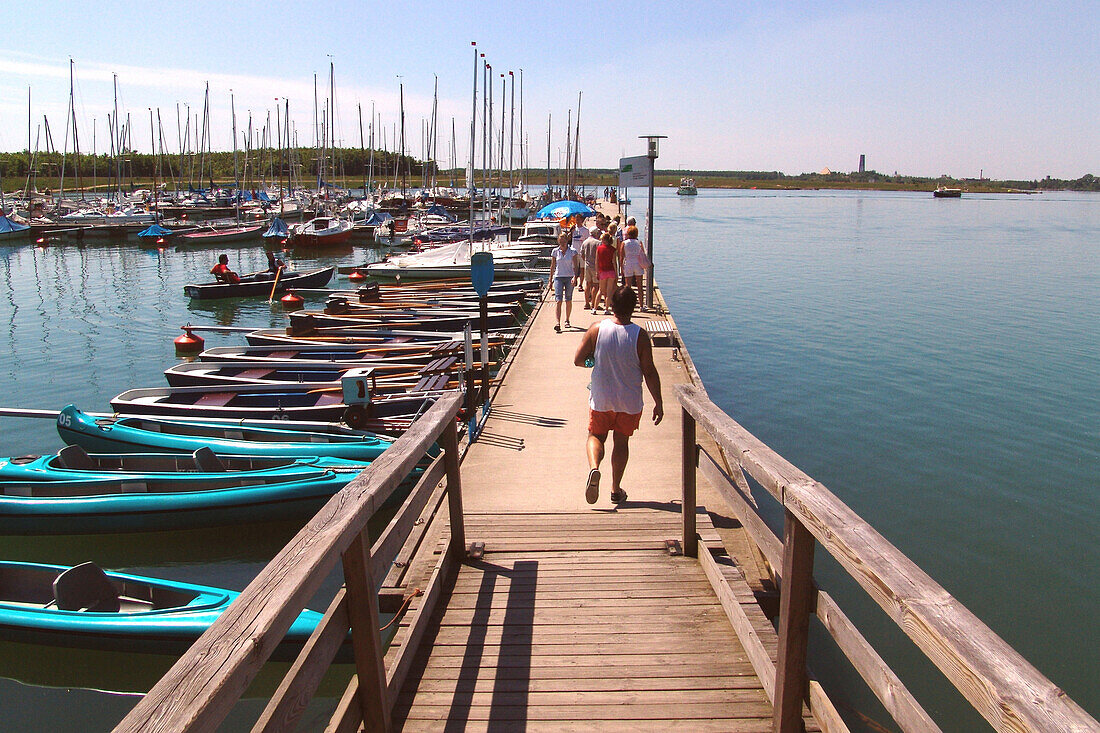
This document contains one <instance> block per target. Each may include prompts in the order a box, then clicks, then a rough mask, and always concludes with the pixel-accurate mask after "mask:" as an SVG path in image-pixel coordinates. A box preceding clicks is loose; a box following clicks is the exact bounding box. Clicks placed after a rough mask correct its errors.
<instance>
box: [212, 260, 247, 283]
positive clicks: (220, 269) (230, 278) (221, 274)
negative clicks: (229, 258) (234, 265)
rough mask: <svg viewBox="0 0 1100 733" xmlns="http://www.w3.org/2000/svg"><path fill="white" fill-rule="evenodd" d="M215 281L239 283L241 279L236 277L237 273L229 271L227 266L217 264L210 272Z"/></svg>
mask: <svg viewBox="0 0 1100 733" xmlns="http://www.w3.org/2000/svg"><path fill="white" fill-rule="evenodd" d="M210 272H211V273H212V274H213V275H214V278H215V279H216V280H219V281H221V280H224V281H225V282H231V283H239V282H240V281H241V279H240V278H239V277H237V273H235V272H233V271H232V270H230V269H229V265H223V264H222V263H220V262H219V263H218V264H216V265H214V269H212V270H211V271H210Z"/></svg>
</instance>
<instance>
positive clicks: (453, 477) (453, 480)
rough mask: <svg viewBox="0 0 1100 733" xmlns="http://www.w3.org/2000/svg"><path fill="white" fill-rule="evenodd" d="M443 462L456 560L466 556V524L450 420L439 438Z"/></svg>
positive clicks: (454, 433)
mask: <svg viewBox="0 0 1100 733" xmlns="http://www.w3.org/2000/svg"><path fill="white" fill-rule="evenodd" d="M439 444H440V445H441V446H442V447H443V451H444V455H443V462H444V465H445V466H446V467H447V510H448V513H449V514H450V520H451V547H450V551H451V554H452V555H453V556H454V557H455V558H456V559H458V560H460V561H461V560H463V559H464V558H465V556H466V525H465V522H464V519H463V515H462V470H461V468H460V466H459V463H458V428H457V427H455V421H454V420H451V421H450V423H449V424H448V425H447V427H445V428H443V435H441V436H440V438H439Z"/></svg>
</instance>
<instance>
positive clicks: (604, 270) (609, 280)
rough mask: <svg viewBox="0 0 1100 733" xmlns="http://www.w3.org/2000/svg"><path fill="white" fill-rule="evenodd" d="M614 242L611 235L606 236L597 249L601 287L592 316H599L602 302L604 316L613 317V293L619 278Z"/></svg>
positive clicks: (597, 269)
mask: <svg viewBox="0 0 1100 733" xmlns="http://www.w3.org/2000/svg"><path fill="white" fill-rule="evenodd" d="M614 241H615V240H614V238H613V237H612V236H611V234H610V233H608V234H604V235H603V238H602V239H601V241H600V246H599V247H597V248H596V271H597V273H598V277H599V279H600V287H599V290H598V291H597V293H596V296H595V300H593V301H592V315H597V311H598V310H599V305H600V301H601V300H602V301H603V307H604V315H605V316H609V315H611V291H613V290H614V289H615V283H616V280H617V279H618V277H619V271H618V262H617V260H616V258H615V247H613V246H612V242H614Z"/></svg>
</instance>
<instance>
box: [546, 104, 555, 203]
mask: <svg viewBox="0 0 1100 733" xmlns="http://www.w3.org/2000/svg"><path fill="white" fill-rule="evenodd" d="M553 120H554V116H553V115H552V114H548V115H546V190H547V191H549V190H550V125H551V123H552V122H553Z"/></svg>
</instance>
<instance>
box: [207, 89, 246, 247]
mask: <svg viewBox="0 0 1100 733" xmlns="http://www.w3.org/2000/svg"><path fill="white" fill-rule="evenodd" d="M229 117H230V121H231V122H230V125H231V127H232V128H233V183H234V185H235V186H236V189H237V190H236V191H234V195H233V203H234V206H235V208H236V212H237V225H238V226H240V223H241V177H240V169H239V168H238V166H237V103H236V101H235V100H234V98H233V90H232V89H230V90H229ZM211 167H213V165H212V164H211Z"/></svg>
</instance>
